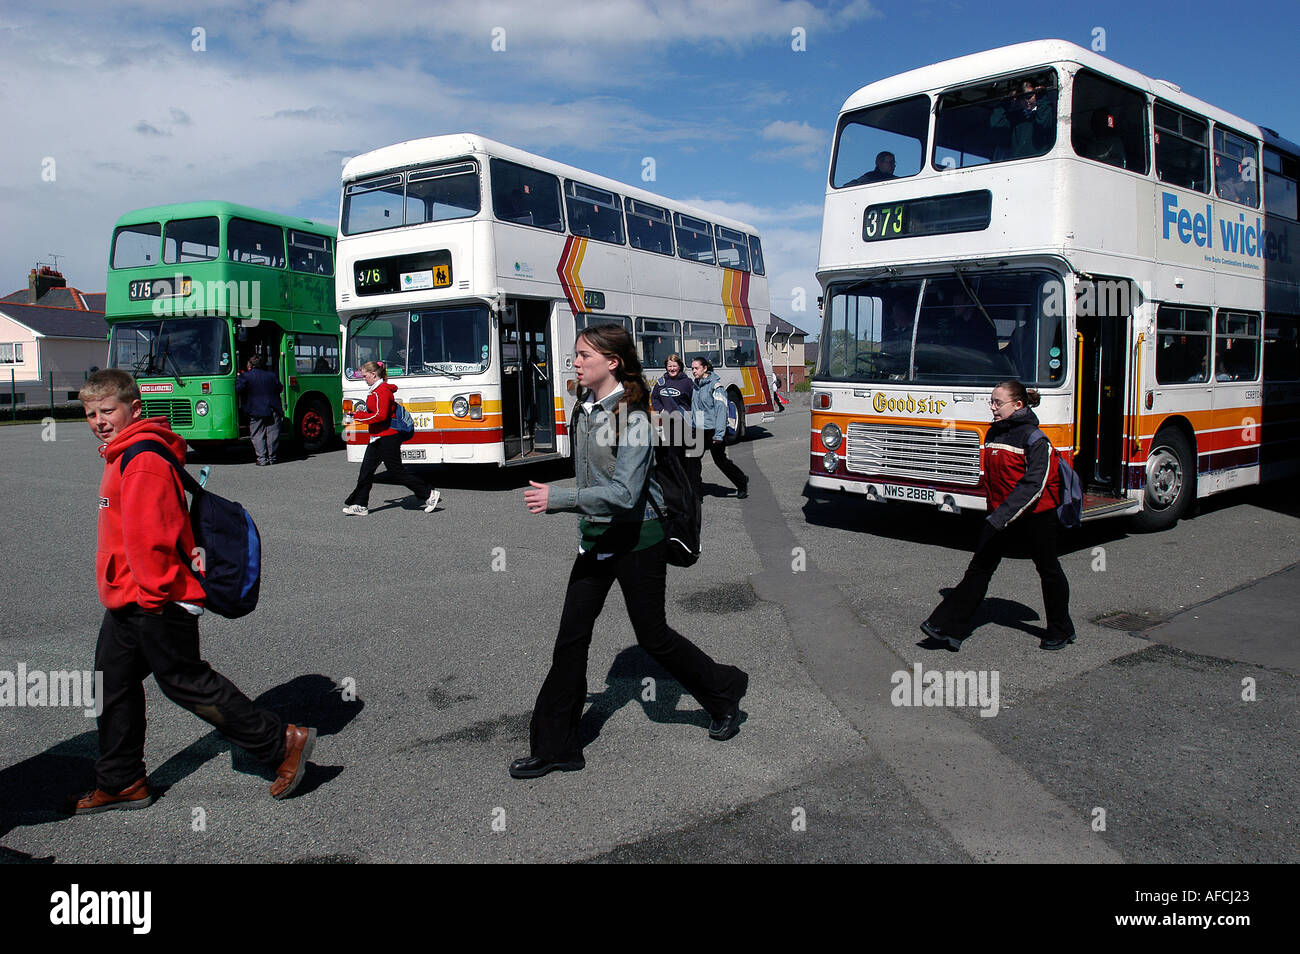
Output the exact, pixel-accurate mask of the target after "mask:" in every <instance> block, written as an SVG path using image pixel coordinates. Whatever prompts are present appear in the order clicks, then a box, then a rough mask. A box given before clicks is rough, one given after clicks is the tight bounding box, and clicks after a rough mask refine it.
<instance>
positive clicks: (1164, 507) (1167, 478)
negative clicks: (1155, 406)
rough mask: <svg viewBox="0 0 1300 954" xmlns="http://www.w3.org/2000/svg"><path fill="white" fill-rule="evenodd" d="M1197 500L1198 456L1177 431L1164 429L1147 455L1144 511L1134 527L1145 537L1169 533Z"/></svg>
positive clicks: (1138, 515)
mask: <svg viewBox="0 0 1300 954" xmlns="http://www.w3.org/2000/svg"><path fill="white" fill-rule="evenodd" d="M1195 499H1196V454H1195V452H1194V451H1193V450H1192V448H1191V446H1190V445H1189V444H1188V442H1187V437H1186V436H1185V435H1184V434H1183V432H1182V431H1180V430H1179V429H1178V428H1176V427H1165V428H1162V429H1161V430H1160V431H1159V433H1157V434H1156V437H1155V440H1153V441H1152V442H1151V453H1150V454H1148V455H1147V480H1146V491H1145V495H1144V498H1143V501H1142V506H1143V509H1142V510H1141V511H1140V512H1138V513H1137V514H1135V515H1134V517H1133V526H1134V528H1135V529H1137V530H1140V531H1143V532H1145V533H1150V532H1154V531H1156V530H1167V529H1169V528H1170V527H1172V526H1173V525H1174V524H1176V523H1177V522H1178V521H1179V520H1180V519H1181V518H1182V517H1183V516H1184V515H1185V514H1186V513H1187V511H1188V508H1190V507H1191V504H1192V501H1193V500H1195Z"/></svg>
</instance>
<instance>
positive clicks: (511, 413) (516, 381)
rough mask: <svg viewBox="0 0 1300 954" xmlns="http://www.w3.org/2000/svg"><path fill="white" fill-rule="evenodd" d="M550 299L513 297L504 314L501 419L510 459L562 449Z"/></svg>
mask: <svg viewBox="0 0 1300 954" xmlns="http://www.w3.org/2000/svg"><path fill="white" fill-rule="evenodd" d="M552 350H553V349H552V342H551V327H550V304H549V302H545V301H534V300H530V299H522V298H521V299H512V300H511V301H509V302H507V304H506V310H505V313H504V315H503V316H502V320H501V420H502V436H503V439H504V441H505V457H506V463H522V462H524V461H526V460H536V459H538V458H539V457H547V456H551V455H553V454H555V453H556V450H557V448H556V443H555V403H554V399H553V397H552V394H553V393H554V384H553V379H554V375H555V362H554V360H553V356H552Z"/></svg>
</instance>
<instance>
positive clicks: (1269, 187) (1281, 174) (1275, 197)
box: [1264, 146, 1300, 219]
mask: <svg viewBox="0 0 1300 954" xmlns="http://www.w3.org/2000/svg"><path fill="white" fill-rule="evenodd" d="M1297 182H1300V159H1297V158H1296V157H1295V156H1291V155H1288V154H1286V153H1284V152H1278V151H1277V150H1275V149H1269V148H1268V147H1267V146H1265V147H1264V209H1265V211H1266V212H1268V214H1269V215H1284V216H1286V217H1287V218H1288V219H1294V218H1296V217H1297V215H1296V213H1297V211H1298V210H1297V203H1296V185H1297Z"/></svg>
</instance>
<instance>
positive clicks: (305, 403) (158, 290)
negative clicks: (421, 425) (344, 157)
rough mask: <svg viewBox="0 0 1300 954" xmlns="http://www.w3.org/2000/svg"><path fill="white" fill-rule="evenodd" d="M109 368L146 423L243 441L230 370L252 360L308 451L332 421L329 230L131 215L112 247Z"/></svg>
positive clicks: (223, 213) (201, 206)
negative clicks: (128, 376) (277, 391)
mask: <svg viewBox="0 0 1300 954" xmlns="http://www.w3.org/2000/svg"><path fill="white" fill-rule="evenodd" d="M105 302H106V304H105V318H106V319H107V321H108V324H109V342H108V366H109V367H113V368H121V369H123V370H125V371H130V372H131V373H132V374H133V375H135V377H136V379H137V381H138V382H139V385H140V393H141V398H142V400H143V402H144V409H145V414H146V416H150V417H154V416H160V417H166V418H167V420H168V422H169V425H170V426H171V428H172V429H173V430H174V431H176V433H178V434H180V435H181V436H182V437H184V438H185V439H186V440H187V441H189V442H190V443H193V444H198V443H202V442H204V441H223V440H232V439H234V438H238V437H239V436H240V434H241V433H247V421H246V420H244V419H243V418H242V417H241V415H240V413H239V403H238V400H237V399H236V396H235V381H236V374H237V372H240V371H243V370H244V368H245V367H247V364H248V359H249V358H251V357H253V356H254V355H261V356H262V357H264V358H265V359H266V367H267V369H268V370H273V371H275V373H276V375H277V376H278V377H279V378H280V381H281V383H282V384H283V386H284V392H283V400H284V409H285V419H286V421H287V422H289V423H290V424H291V425H292V432H291V436H292V437H294V438H295V439H296V440H297V442H298V444H299V445H300V447H302V449H304V450H306V451H308V452H314V451H317V450H320V449H322V448H323V447H325V446H326V445H327V444H329V443H330V441H331V440H333V438H334V435H335V433H336V432H337V429H338V427H339V424H340V422H341V400H342V396H341V393H340V390H341V378H340V373H339V322H338V316H337V314H336V313H335V311H334V228H333V226H329V225H321V224H320V223H318V222H312V221H309V220H307V219H300V218H293V217H290V216H285V215H277V214H276V213H273V212H263V211H261V210H259V209H252V208H248V207H247V206H242V205H236V204H234V203H231V202H185V203H179V204H175V205H162V206H154V207H152V208H147V209H138V210H136V211H134V212H128V213H127V214H126V215H123V216H122V217H121V218H120V219H118V221H117V225H116V227H115V228H114V229H113V239H112V245H111V247H110V249H109V268H108V294H107V297H106V299H105Z"/></svg>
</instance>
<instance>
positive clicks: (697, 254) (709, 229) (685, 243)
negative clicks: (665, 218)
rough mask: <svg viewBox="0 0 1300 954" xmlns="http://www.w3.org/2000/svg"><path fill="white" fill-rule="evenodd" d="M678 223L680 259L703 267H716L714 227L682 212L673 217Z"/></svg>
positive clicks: (678, 251)
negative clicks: (697, 263)
mask: <svg viewBox="0 0 1300 954" xmlns="http://www.w3.org/2000/svg"><path fill="white" fill-rule="evenodd" d="M673 217H674V218H675V219H676V221H677V254H678V256H679V257H681V258H684V259H687V260H688V261H692V262H699V263H700V264H701V265H714V264H716V263H717V259H716V258H715V257H714V254H713V226H712V225H710V224H709V223H708V222H705V221H704V220H703V219H693V218H691V217H690V216H688V215H682V214H681V213H680V212H676V213H674V216H673Z"/></svg>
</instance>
